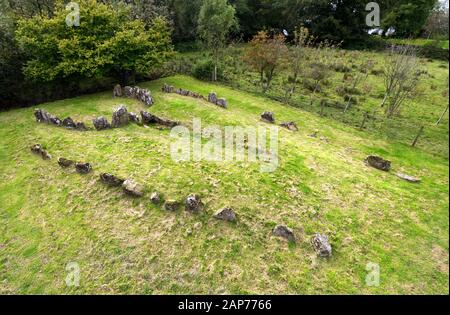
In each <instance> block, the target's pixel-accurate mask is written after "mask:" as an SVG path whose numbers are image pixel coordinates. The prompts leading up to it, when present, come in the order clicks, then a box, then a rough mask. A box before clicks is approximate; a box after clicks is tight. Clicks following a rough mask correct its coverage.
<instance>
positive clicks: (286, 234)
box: [272, 225, 296, 242]
mask: <svg viewBox="0 0 450 315" xmlns="http://www.w3.org/2000/svg"><path fill="white" fill-rule="evenodd" d="M272 234H273V235H275V236H278V237H282V238H284V239H287V240H288V241H289V242H295V241H296V240H295V235H294V232H293V231H292V230H291V229H290V228H288V227H287V226H285V225H278V226H276V227H275V228H274V229H273V231H272Z"/></svg>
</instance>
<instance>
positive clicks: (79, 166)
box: [75, 163, 92, 174]
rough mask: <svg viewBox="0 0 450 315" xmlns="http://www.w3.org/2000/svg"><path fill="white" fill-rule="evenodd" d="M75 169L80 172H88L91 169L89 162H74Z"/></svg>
mask: <svg viewBox="0 0 450 315" xmlns="http://www.w3.org/2000/svg"><path fill="white" fill-rule="evenodd" d="M75 169H76V171H77V172H78V173H80V174H88V173H90V172H91V171H92V165H91V164H89V163H76V164H75Z"/></svg>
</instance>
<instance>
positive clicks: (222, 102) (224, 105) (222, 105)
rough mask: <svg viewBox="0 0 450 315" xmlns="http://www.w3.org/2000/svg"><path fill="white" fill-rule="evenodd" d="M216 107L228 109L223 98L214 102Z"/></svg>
mask: <svg viewBox="0 0 450 315" xmlns="http://www.w3.org/2000/svg"><path fill="white" fill-rule="evenodd" d="M216 104H217V106H220V107H223V108H227V107H228V103H227V100H226V99H224V98H219V99H218V100H217V102H216Z"/></svg>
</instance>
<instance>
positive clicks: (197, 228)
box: [193, 222, 203, 230]
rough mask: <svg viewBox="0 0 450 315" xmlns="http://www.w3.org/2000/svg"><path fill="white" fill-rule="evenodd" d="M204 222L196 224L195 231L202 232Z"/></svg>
mask: <svg viewBox="0 0 450 315" xmlns="http://www.w3.org/2000/svg"><path fill="white" fill-rule="evenodd" d="M202 226H203V224H202V222H196V223H195V224H194V226H193V228H194V230H200V229H201V228H202Z"/></svg>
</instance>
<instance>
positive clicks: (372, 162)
mask: <svg viewBox="0 0 450 315" xmlns="http://www.w3.org/2000/svg"><path fill="white" fill-rule="evenodd" d="M365 163H366V164H367V165H369V166H371V167H373V168H376V169H378V170H381V171H384V172H389V171H390V170H391V161H388V160H385V159H383V158H381V157H379V156H374V155H371V156H368V157H367V158H366V159H365Z"/></svg>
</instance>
